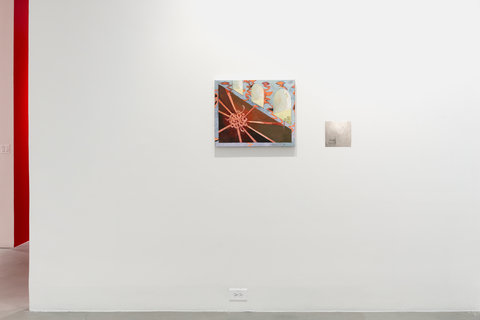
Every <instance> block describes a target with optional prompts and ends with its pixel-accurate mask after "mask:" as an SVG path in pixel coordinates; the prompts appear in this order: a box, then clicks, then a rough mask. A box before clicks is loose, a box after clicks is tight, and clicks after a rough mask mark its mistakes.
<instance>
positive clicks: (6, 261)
mask: <svg viewBox="0 0 480 320" xmlns="http://www.w3.org/2000/svg"><path fill="white" fill-rule="evenodd" d="M28 249H29V248H28V243H26V244H23V245H21V246H19V247H16V248H15V249H0V319H3V318H5V317H7V316H8V315H10V314H14V313H18V312H19V311H23V310H26V309H28Z"/></svg>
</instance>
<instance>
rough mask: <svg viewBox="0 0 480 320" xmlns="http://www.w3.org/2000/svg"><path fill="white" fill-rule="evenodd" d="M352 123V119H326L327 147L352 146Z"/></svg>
mask: <svg viewBox="0 0 480 320" xmlns="http://www.w3.org/2000/svg"><path fill="white" fill-rule="evenodd" d="M351 146H352V123H351V122H350V121H325V147H351Z"/></svg>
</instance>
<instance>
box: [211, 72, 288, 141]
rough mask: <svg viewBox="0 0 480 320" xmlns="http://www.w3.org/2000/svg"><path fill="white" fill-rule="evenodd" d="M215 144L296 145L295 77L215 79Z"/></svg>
mask: <svg viewBox="0 0 480 320" xmlns="http://www.w3.org/2000/svg"><path fill="white" fill-rule="evenodd" d="M215 144H216V146H219V147H270V146H278V147H291V146H294V145H295V81H294V80H216V81H215Z"/></svg>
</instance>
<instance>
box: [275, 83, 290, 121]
mask: <svg viewBox="0 0 480 320" xmlns="http://www.w3.org/2000/svg"><path fill="white" fill-rule="evenodd" d="M273 113H274V114H275V115H276V116H277V117H279V118H280V119H282V120H283V121H287V122H291V121H292V97H291V96H290V93H288V91H287V90H285V89H284V88H281V89H279V90H278V91H277V92H275V95H274V96H273Z"/></svg>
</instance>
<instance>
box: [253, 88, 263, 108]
mask: <svg viewBox="0 0 480 320" xmlns="http://www.w3.org/2000/svg"><path fill="white" fill-rule="evenodd" d="M264 99H265V93H264V92H263V86H262V85H261V84H258V83H255V84H254V85H253V86H252V101H253V103H255V104H256V105H258V106H260V107H263V102H264Z"/></svg>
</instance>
